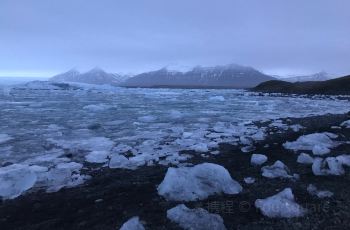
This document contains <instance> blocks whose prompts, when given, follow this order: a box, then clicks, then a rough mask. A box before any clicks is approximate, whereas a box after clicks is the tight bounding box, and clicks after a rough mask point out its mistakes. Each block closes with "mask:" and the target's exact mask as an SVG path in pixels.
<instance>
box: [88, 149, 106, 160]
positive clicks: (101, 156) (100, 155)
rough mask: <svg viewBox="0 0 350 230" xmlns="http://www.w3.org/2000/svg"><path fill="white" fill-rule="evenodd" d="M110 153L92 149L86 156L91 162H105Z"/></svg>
mask: <svg viewBox="0 0 350 230" xmlns="http://www.w3.org/2000/svg"><path fill="white" fill-rule="evenodd" d="M108 154H109V152H108V151H92V152H91V153H89V154H88V155H86V156H85V159H86V161H87V162H90V163H105V162H107V161H108V159H107V157H108Z"/></svg>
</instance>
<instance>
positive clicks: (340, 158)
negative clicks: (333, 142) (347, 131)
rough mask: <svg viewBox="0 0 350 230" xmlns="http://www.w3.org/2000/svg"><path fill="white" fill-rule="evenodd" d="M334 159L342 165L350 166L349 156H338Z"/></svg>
mask: <svg viewBox="0 0 350 230" xmlns="http://www.w3.org/2000/svg"><path fill="white" fill-rule="evenodd" d="M336 159H337V160H338V161H339V162H341V163H342V165H346V166H350V155H345V154H343V155H339V156H337V157H336Z"/></svg>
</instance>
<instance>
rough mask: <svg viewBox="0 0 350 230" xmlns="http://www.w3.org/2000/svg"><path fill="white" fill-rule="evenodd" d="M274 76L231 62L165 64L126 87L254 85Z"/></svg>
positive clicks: (143, 74) (136, 77)
mask: <svg viewBox="0 0 350 230" xmlns="http://www.w3.org/2000/svg"><path fill="white" fill-rule="evenodd" d="M273 79H275V78H273V77H271V76H268V75H265V74H263V73H261V72H259V71H257V70H255V69H253V68H252V67H246V66H240V65H236V64H230V65H225V66H215V67H201V66H197V67H195V68H193V69H192V70H190V71H187V72H179V71H170V70H168V69H166V68H162V69H160V70H157V71H151V72H146V73H142V74H139V75H136V76H134V77H131V78H129V79H128V80H126V81H125V82H124V83H123V84H122V86H127V87H155V88H157V87H171V88H176V87H179V88H251V87H255V86H256V85H258V84H260V83H261V82H264V81H269V80H273Z"/></svg>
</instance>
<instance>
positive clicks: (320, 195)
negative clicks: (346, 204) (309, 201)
mask: <svg viewBox="0 0 350 230" xmlns="http://www.w3.org/2000/svg"><path fill="white" fill-rule="evenodd" d="M307 192H308V193H309V194H310V195H312V196H317V197H318V198H326V197H332V196H333V195H334V194H333V193H332V192H331V191H328V190H318V189H317V188H316V186H315V185H313V184H309V186H307Z"/></svg>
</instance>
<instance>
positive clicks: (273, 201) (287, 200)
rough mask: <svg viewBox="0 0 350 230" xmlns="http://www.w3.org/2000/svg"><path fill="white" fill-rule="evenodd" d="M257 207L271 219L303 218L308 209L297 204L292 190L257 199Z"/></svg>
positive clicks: (288, 189) (287, 189)
mask: <svg viewBox="0 0 350 230" xmlns="http://www.w3.org/2000/svg"><path fill="white" fill-rule="evenodd" d="M255 207H256V208H258V209H260V211H261V212H262V214H263V215H265V216H267V217H270V218H292V217H301V216H303V215H304V214H305V213H306V209H304V208H303V207H302V206H300V205H299V204H297V203H296V202H295V200H294V195H293V192H292V190H291V189H290V188H286V189H284V190H283V191H281V192H279V193H277V194H276V195H273V196H270V197H267V198H265V199H257V200H256V201H255Z"/></svg>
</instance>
